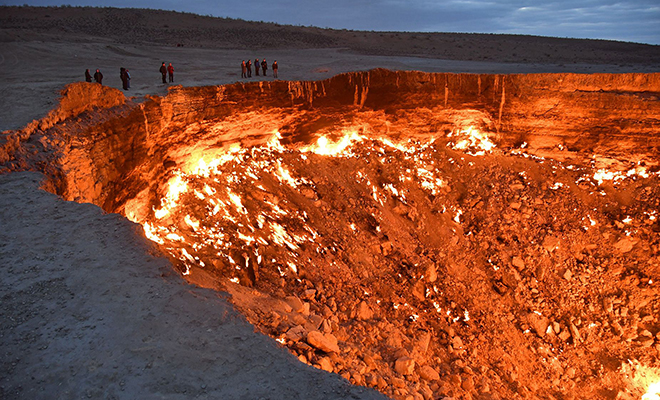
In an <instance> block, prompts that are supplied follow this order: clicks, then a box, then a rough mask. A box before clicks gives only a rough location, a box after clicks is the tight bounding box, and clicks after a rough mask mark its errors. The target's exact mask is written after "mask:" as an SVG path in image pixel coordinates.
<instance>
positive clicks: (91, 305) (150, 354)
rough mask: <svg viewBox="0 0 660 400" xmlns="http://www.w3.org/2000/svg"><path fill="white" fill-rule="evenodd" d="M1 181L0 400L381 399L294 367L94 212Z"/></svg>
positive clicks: (226, 308) (15, 179)
mask: <svg viewBox="0 0 660 400" xmlns="http://www.w3.org/2000/svg"><path fill="white" fill-rule="evenodd" d="M39 180H40V176H39V175H38V174H36V173H16V174H11V175H3V176H0V194H1V195H0V221H2V223H1V225H2V229H0V260H2V263H1V265H0V271H1V272H0V273H1V274H2V283H1V286H0V288H1V289H0V290H1V292H2V307H1V308H0V318H1V320H2V324H0V338H1V339H2V340H1V342H2V345H1V349H2V350H1V351H2V359H3V361H2V363H0V377H1V379H2V380H1V381H0V398H3V399H56V398H61V399H69V398H85V397H87V398H94V399H102V398H104V399H116V398H124V399H150V398H167V399H179V398H180V399H189V398H199V399H259V398H264V399H314V398H317V399H320V398H380V397H381V396H380V395H379V394H377V393H375V392H373V391H371V390H369V389H366V388H359V387H352V386H350V385H349V384H348V382H346V381H344V380H342V379H341V378H340V377H339V376H337V375H331V374H327V373H323V372H321V371H319V370H316V369H314V368H312V367H310V366H307V365H306V364H302V363H300V362H298V361H297V360H296V359H295V357H293V356H292V355H290V354H289V353H288V352H286V351H285V350H283V349H281V348H278V346H277V345H276V343H275V342H274V341H273V340H271V339H269V338H267V337H265V336H262V335H258V334H255V333H254V331H253V328H252V326H250V325H249V324H248V323H247V322H246V321H245V320H244V319H243V318H242V317H241V316H239V315H238V314H237V312H236V311H234V310H233V308H232V306H231V305H230V304H229V303H228V302H227V301H226V300H225V299H224V298H223V297H222V296H221V295H218V294H217V293H215V292H211V291H209V290H205V289H200V288H196V287H193V286H190V285H186V284H185V283H183V282H182V280H181V279H180V278H179V276H178V275H176V274H175V273H174V272H173V271H172V267H171V265H169V263H168V262H167V261H166V260H165V259H164V258H158V257H157V256H154V254H155V249H154V248H153V247H151V245H150V244H149V243H148V242H147V240H146V239H144V238H143V237H142V236H141V235H140V234H139V233H138V232H139V228H138V226H137V225H134V224H132V223H131V222H128V221H127V220H126V219H124V218H122V217H121V216H119V215H116V214H103V212H102V211H101V210H100V209H99V208H98V207H96V206H92V205H89V204H77V203H72V202H65V201H63V200H62V199H60V198H58V197H57V196H55V195H52V194H50V193H47V192H44V191H42V190H39V189H38V186H39Z"/></svg>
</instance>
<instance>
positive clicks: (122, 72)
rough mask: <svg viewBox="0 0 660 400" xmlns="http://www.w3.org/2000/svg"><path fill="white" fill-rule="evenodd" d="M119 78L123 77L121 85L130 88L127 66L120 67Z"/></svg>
mask: <svg viewBox="0 0 660 400" xmlns="http://www.w3.org/2000/svg"><path fill="white" fill-rule="evenodd" d="M119 78H121V87H122V88H123V89H124V90H128V77H127V76H126V68H124V67H121V68H119Z"/></svg>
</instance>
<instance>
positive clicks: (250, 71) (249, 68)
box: [245, 60, 252, 78]
mask: <svg viewBox="0 0 660 400" xmlns="http://www.w3.org/2000/svg"><path fill="white" fill-rule="evenodd" d="M245 68H247V74H248V78H252V61H250V60H247V63H245Z"/></svg>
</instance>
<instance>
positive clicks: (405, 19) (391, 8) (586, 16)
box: [0, 0, 660, 44]
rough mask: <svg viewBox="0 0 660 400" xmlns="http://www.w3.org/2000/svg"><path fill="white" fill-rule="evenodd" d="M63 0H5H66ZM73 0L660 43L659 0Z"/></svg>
mask: <svg viewBox="0 0 660 400" xmlns="http://www.w3.org/2000/svg"><path fill="white" fill-rule="evenodd" d="M61 1H62V0H60V1H57V0H56V1H51V0H32V1H29V0H28V1H27V2H26V1H25V0H19V1H7V0H0V4H5V5H10V4H13V5H21V4H26V3H27V4H31V5H58V4H61ZM68 4H71V5H95V6H112V7H140V8H156V9H164V10H177V11H188V12H193V13H198V14H202V15H214V16H219V17H232V18H241V19H245V20H255V21H270V22H278V23H282V24H292V25H313V26H319V27H330V28H338V29H356V30H378V31H424V32H479V33H513V34H529V35H543V36H557V37H575V38H591V39H613V40H622V41H633V42H642V43H651V44H660V4H659V3H658V1H657V0H633V1H628V2H620V1H609V0H583V1H570V0H554V1H553V0H547V1H544V2H534V3H531V2H529V1H520V0H503V1H488V0H445V1H439V0H283V1H273V0H241V1H236V0H234V1H211V0H197V1H181V0H160V1H154V0H110V1H105V2H102V3H101V2H98V1H93V0H88V1H69V2H68Z"/></svg>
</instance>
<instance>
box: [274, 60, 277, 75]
mask: <svg viewBox="0 0 660 400" xmlns="http://www.w3.org/2000/svg"><path fill="white" fill-rule="evenodd" d="M273 78H275V79H277V60H275V61H273Z"/></svg>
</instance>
